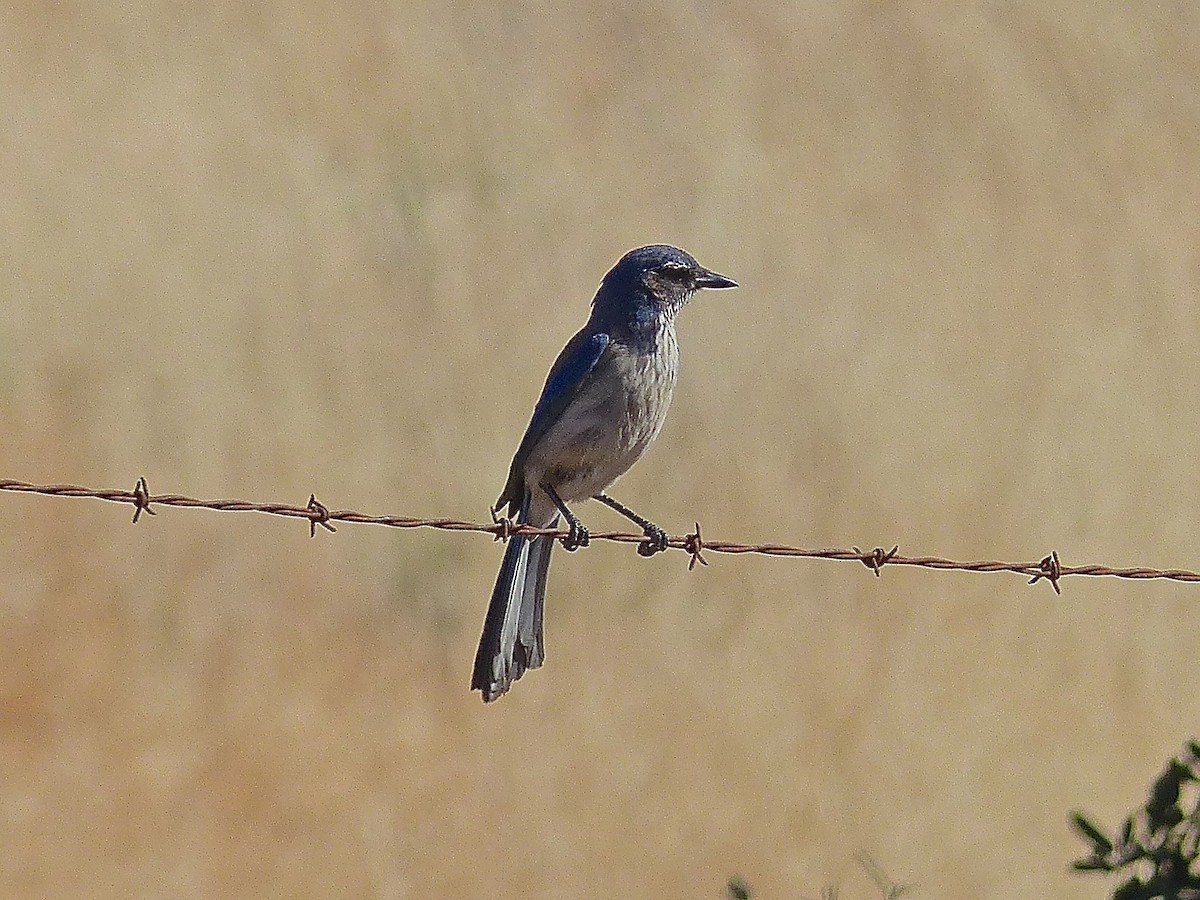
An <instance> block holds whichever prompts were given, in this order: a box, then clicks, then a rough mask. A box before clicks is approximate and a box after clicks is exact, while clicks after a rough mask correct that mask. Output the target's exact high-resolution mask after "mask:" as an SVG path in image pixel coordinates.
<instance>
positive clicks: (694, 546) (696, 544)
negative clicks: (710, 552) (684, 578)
mask: <svg viewBox="0 0 1200 900" xmlns="http://www.w3.org/2000/svg"><path fill="white" fill-rule="evenodd" d="M703 550H704V538H702V537H701V536H700V523H699V522H697V523H696V530H695V531H693V532H692V533H691V534H688V535H684V538H683V551H684V552H685V553H688V554H690V555H691V557H692V558H691V559H689V560H688V571H689V572H690V571H692V569H694V568H696V563H700V565H702V566H707V565H708V560H707V559H705V558H704V557H703V555H702V551H703Z"/></svg>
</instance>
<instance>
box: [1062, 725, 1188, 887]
mask: <svg viewBox="0 0 1200 900" xmlns="http://www.w3.org/2000/svg"><path fill="white" fill-rule="evenodd" d="M1071 824H1072V826H1073V827H1074V828H1075V830H1076V831H1078V832H1079V835H1080V837H1082V838H1083V839H1084V840H1085V841H1087V843H1089V844H1090V845H1091V852H1090V853H1089V854H1088V855H1087V856H1085V857H1083V858H1082V859H1078V860H1076V861H1075V863H1074V864H1073V867H1074V868H1075V869H1076V871H1079V872H1108V873H1112V874H1114V875H1117V874H1119V875H1121V876H1122V878H1123V879H1124V880H1123V881H1122V882H1121V883H1120V884H1119V885H1118V886H1117V888H1116V889H1115V890H1114V891H1113V895H1112V896H1113V900H1160V898H1161V900H1200V874H1197V873H1195V872H1193V870H1192V867H1193V865H1194V864H1195V863H1196V858H1197V856H1198V855H1200V743H1197V742H1196V741H1194V740H1192V741H1188V743H1187V745H1186V746H1185V747H1184V753H1183V756H1182V759H1171V760H1169V761H1168V762H1167V766H1166V768H1165V769H1164V770H1163V772H1162V774H1161V775H1159V776H1158V778H1157V779H1156V780H1155V782H1154V784H1153V785H1152V786H1151V787H1150V796H1149V797H1148V798H1147V800H1146V804H1145V806H1143V807H1142V808H1141V809H1140V810H1138V811H1136V812H1134V813H1133V814H1132V815H1130V816H1129V817H1128V818H1126V819H1125V822H1124V824H1123V825H1122V826H1121V829H1120V833H1119V834H1116V835H1114V836H1113V837H1111V838H1110V837H1109V836H1108V835H1106V834H1105V833H1104V832H1103V831H1102V830H1101V829H1100V828H1098V827H1097V826H1096V825H1095V824H1093V823H1092V821H1091V820H1090V819H1088V818H1087V817H1086V816H1084V815H1083V814H1082V813H1079V812H1073V813H1071Z"/></svg>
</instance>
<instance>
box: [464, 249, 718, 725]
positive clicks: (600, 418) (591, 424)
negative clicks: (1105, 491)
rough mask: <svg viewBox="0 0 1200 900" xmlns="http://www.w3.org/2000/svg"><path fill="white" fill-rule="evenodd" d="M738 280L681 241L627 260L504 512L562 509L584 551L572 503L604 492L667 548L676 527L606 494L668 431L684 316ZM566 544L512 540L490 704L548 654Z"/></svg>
mask: <svg viewBox="0 0 1200 900" xmlns="http://www.w3.org/2000/svg"><path fill="white" fill-rule="evenodd" d="M734 287H737V283H736V282H735V281H733V280H732V279H731V278H727V277H726V276H724V275H720V274H718V273H716V272H713V271H711V270H709V269H706V268H704V267H703V266H702V265H700V264H699V263H698V262H697V261H696V259H695V257H693V256H692V255H691V254H689V253H687V252H685V251H683V250H680V249H679V248H678V247H672V246H668V245H666V244H651V245H648V246H645V247H638V248H636V249H634V250H630V251H629V252H628V253H626V254H625V255H624V256H622V257H621V258H620V259H619V260H618V261H617V263H616V265H614V266H613V267H612V268H611V269H609V271H608V273H607V274H606V275H605V276H604V278H603V279H602V280H601V282H600V287H599V289H598V290H597V291H596V295H595V297H594V299H593V300H592V307H591V315H590V316H589V317H588V320H587V323H586V324H585V325H584V326H583V328H581V329H580V330H579V332H578V333H577V334H576V335H575V336H574V337H572V338H571V339H570V340H569V341H568V342H567V344H566V346H565V347H563V349H562V352H561V353H559V355H558V358H557V359H556V360H555V361H554V365H553V366H551V368H550V373H549V375H547V376H546V382H545V385H544V386H543V387H542V393H541V396H540V397H539V398H538V401H537V403H536V404H535V406H534V409H533V415H532V417H531V418H530V420H529V425H528V427H527V428H526V429H525V435H524V437H523V438H522V439H521V443H520V445H519V446H518V447H517V452H516V453H515V454H514V455H513V459H512V464H511V465H510V466H509V470H508V479H507V480H506V481H505V483H504V489H503V490H502V491H501V492H500V497H499V499H498V500H497V501H496V505H495V506H494V507H493V508H492V514H493V517H495V516H496V515H497V512H498V511H499V510H505V509H506V514H507V516H508V517H509V519H510V520H511V521H515V522H516V523H517V524H523V525H530V526H534V527H537V528H546V529H557V527H558V522H559V516H560V515H561V516H562V518H563V519H565V520H566V522H567V527H568V530H567V534H566V535H565V536H563V537H561V541H562V544H563V546H564V547H565V548H566V549H567V550H570V551H574V550H577V549H578V548H580V547H585V546H587V543H588V537H589V536H588V530H587V528H586V527H585V526H584V525H583V523H582V522H580V521H579V519H578V518H577V517H576V516H575V514H574V513H573V512H572V510H571V508H570V507H569V506H568V505H567V504H568V503H574V502H577V501H583V500H588V499H594V500H598V501H600V502H601V503H603V504H604V505H605V506H608V507H610V508H612V509H613V510H615V511H616V512H618V513H620V514H621V515H623V516H625V517H626V518H628V519H629V520H630V521H632V522H634V523H635V524H636V525H638V527H640V528H641V529H642V532H643V534H644V535H645V540H644V541H643V542H642V543H641V544H640V545H639V547H638V552H639V553H640V554H641V555H643V556H652V555H653V554H655V553H657V552H660V551H662V550H665V549H666V548H667V534H666V532H665V531H663V530H662V529H661V528H659V527H658V526H657V525H655V524H653V523H652V522H650V521H649V520H648V519H645V518H643V517H642V516H640V515H638V514H637V513H635V512H634V511H633V510H631V509H629V508H628V507H627V506H625V505H624V504H622V503H620V502H618V501H616V500H614V499H613V498H612V497H610V496H608V494H606V493H605V491H606V490H607V489H608V487H609V486H610V485H611V484H612V483H613V482H614V481H616V480H617V478H619V477H620V476H621V475H623V474H624V473H625V472H626V471H627V470H628V469H629V467H630V466H632V465H633V464H634V463H635V462H637V460H638V459H639V458H640V457H641V456H642V454H643V453H645V451H646V448H647V447H649V446H650V443H651V442H652V441H653V440H654V438H655V437H656V436H657V435H658V432H659V430H660V429H661V428H662V425H663V420H664V419H665V418H666V414H667V407H668V406H670V403H671V392H672V389H673V388H674V387H675V378H676V374H677V372H678V368H679V345H678V344H677V343H676V339H675V316H676V315H677V314H678V313H679V311H680V310H681V309H682V308H683V307H684V305H685V304H687V302H688V301H689V300H690V299H691V297H692V295H693V294H695V293H696V292H697V291H699V290H702V289H704V288H734ZM555 540H556V538H555V537H553V536H550V535H523V534H514V535H511V536H510V537H509V538H508V541H507V545H506V547H505V550H504V561H503V563H502V564H501V566H500V573H499V575H497V577H496V585H495V587H494V588H493V589H492V596H491V600H490V601H489V603H488V608H487V615H486V616H485V618H484V623H483V634H482V635H481V636H480V639H479V649H478V650H477V651H476V654H475V666H474V671H473V673H472V677H471V689H472V690H478V691H479V692H480V694H481V695H482V698H483V701H484V702H485V703H489V702H491V701H493V700H495V699H496V698H498V697H500V696H501V695H503V694H504V693H505V692H507V691H508V689H509V688H510V687H512V684H513V682H515V681H516V680H517V679H518V678H520V677H521V676H522V675H524V674H525V672H526V671H527V670H529V669H536V668H538V667H539V666H541V665H542V663H543V661H544V660H545V651H544V648H543V641H542V607H543V603H544V600H545V593H546V573H547V571H548V570H549V566H550V551H551V550H552V549H553V547H554V543H555Z"/></svg>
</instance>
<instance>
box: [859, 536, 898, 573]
mask: <svg viewBox="0 0 1200 900" xmlns="http://www.w3.org/2000/svg"><path fill="white" fill-rule="evenodd" d="M851 549H852V550H853V551H854V552H855V553H857V554H859V559H858V561H859V562H861V563H862V564H863V565H864V566H866V567H867V568H868V569H870V570H871V571H872V572H874V573H875V577H876V578H879V577H880V576H879V570H880V569H882V568H883V567H884V566H886V565H887V564H888V563H890V562H891V561H892V560H893V559H894V558H895V556H896V553H897V552H898V551H899V550H900V545H899V544H896V546H894V547H892V549H891V550H884V549H883V548H882V547H876V548H875V549H874V550H872V551H871V552H870V553H863V552H862V551H861V550H859V549H858V548H857V547H852V548H851Z"/></svg>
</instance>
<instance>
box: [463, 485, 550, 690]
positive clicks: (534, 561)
mask: <svg viewBox="0 0 1200 900" xmlns="http://www.w3.org/2000/svg"><path fill="white" fill-rule="evenodd" d="M530 502H531V497H530V492H529V491H526V492H525V497H524V500H523V501H522V503H521V509H520V511H519V513H518V514H517V523H518V524H525V523H528V522H530V515H529V514H530ZM533 524H538V523H537V522H534V523H533ZM557 525H558V516H557V515H556V516H554V518H553V519H552V520H551V521H550V523H549V524H548V525H546V526H545V527H547V528H554V527H556V526H557ZM552 549H554V539H553V538H551V537H525V536H524V535H513V536H512V537H510V538H509V539H508V545H507V546H506V547H505V549H504V562H503V563H502V564H501V565H500V574H499V575H497V576H496V586H495V587H494V588H492V599H491V602H489V603H488V609H487V617H486V618H485V619H484V620H483V635H482V636H481V637H480V638H479V649H478V650H477V651H476V653H475V671H474V674H473V675H472V676H471V690H478V691H480V692H481V693H482V694H483V701H484V702H485V703H488V702H490V701H492V700H495V699H496V698H497V697H499V696H500V695H501V694H503V693H504V692H505V691H507V690H508V689H509V688H510V687H511V686H512V683H513V682H514V681H516V680H517V679H518V678H520V677H521V676H522V675H524V674H525V670H526V669H536V668H537V667H538V666H540V665H541V664H542V660H543V659H544V658H545V654H544V652H543V649H542V602H543V600H544V598H545V595H546V573H547V571H549V569H550V551H551V550H552Z"/></svg>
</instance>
